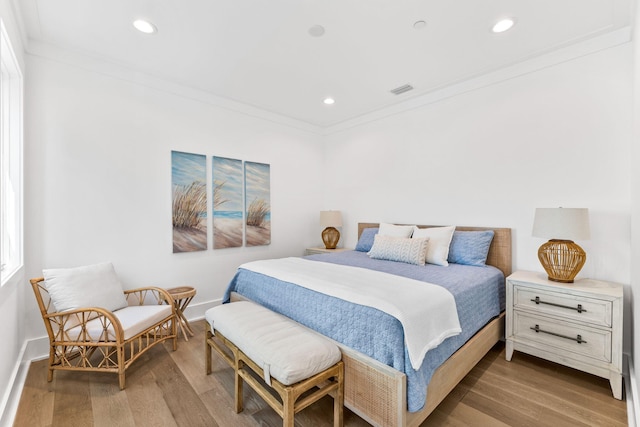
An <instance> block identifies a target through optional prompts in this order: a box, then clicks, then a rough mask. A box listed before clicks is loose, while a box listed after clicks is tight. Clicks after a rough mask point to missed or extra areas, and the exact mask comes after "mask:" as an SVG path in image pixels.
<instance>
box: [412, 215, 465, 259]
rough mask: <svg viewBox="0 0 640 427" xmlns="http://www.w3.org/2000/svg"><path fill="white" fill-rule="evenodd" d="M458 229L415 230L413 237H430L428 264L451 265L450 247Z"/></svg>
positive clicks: (433, 228) (434, 228)
mask: <svg viewBox="0 0 640 427" xmlns="http://www.w3.org/2000/svg"><path fill="white" fill-rule="evenodd" d="M455 229H456V227H455V226H454V225H452V226H449V227H431V228H418V227H415V228H414V230H413V237H414V238H416V237H428V238H429V247H427V262H428V263H429V264H436V265H443V266H447V265H449V262H448V261H447V258H448V257H449V245H450V244H451V238H452V237H453V232H454V231H455Z"/></svg>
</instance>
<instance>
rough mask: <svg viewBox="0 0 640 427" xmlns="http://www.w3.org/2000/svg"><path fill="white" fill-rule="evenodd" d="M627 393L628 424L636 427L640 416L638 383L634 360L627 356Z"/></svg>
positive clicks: (625, 379)
mask: <svg viewBox="0 0 640 427" xmlns="http://www.w3.org/2000/svg"><path fill="white" fill-rule="evenodd" d="M624 356H625V357H624V358H625V364H626V367H627V369H625V376H624V377H625V378H624V382H625V391H626V398H627V423H628V424H629V427H636V426H637V425H638V423H637V416H638V414H640V401H638V400H639V399H638V396H639V395H638V381H637V379H636V378H637V377H636V372H635V368H634V366H633V358H632V357H629V355H627V354H625V355H624Z"/></svg>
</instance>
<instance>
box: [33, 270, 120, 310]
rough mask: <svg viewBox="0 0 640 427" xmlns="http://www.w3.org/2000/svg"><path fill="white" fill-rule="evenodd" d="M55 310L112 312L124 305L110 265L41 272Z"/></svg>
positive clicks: (116, 279) (117, 282) (118, 283)
mask: <svg viewBox="0 0 640 427" xmlns="http://www.w3.org/2000/svg"><path fill="white" fill-rule="evenodd" d="M42 273H43V276H44V283H45V287H46V288H47V291H48V292H49V296H50V297H51V301H52V302H53V305H54V307H55V308H56V310H57V311H67V310H73V309H76V308H88V307H100V308H104V309H106V310H109V311H114V310H117V309H119V308H123V307H126V306H127V299H126V297H125V295H124V290H123V289H122V284H120V280H118V276H116V271H115V269H114V268H113V265H111V263H102V264H94V265H88V266H84V267H76V268H55V269H47V270H43V271H42Z"/></svg>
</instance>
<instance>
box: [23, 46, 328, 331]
mask: <svg viewBox="0 0 640 427" xmlns="http://www.w3.org/2000/svg"><path fill="white" fill-rule="evenodd" d="M27 66H28V70H29V73H28V78H27V93H26V104H27V107H26V118H27V120H26V127H27V136H26V139H27V147H26V158H27V165H26V181H27V187H26V193H27V198H26V212H27V213H26V229H27V236H26V244H27V245H26V248H27V254H26V255H27V274H28V275H29V277H34V276H38V275H41V271H42V269H43V268H52V267H72V266H78V265H84V264H90V263H95V262H101V261H111V262H113V264H114V266H115V268H116V271H117V273H118V275H119V276H120V278H121V280H122V281H123V284H124V286H125V287H126V288H133V287H137V286H143V285H157V286H161V287H172V286H178V285H191V286H194V287H196V289H197V295H196V297H195V298H194V300H193V301H192V303H191V308H192V309H193V310H196V308H197V307H198V306H199V305H200V306H202V307H208V306H210V305H211V304H212V303H215V302H216V301H219V299H220V298H221V297H222V295H223V292H224V290H225V288H226V286H227V284H228V282H229V280H230V279H231V278H232V276H233V273H234V271H235V269H236V268H237V266H238V265H239V264H241V263H243V262H246V261H248V260H252V259H257V258H268V257H279V256H288V255H301V254H302V253H303V251H304V248H305V247H306V246H308V245H310V244H312V243H316V240H318V239H319V237H317V236H319V233H320V230H318V225H317V218H318V211H319V210H321V209H322V208H323V206H322V197H321V192H322V182H321V180H320V179H319V176H320V173H321V171H322V145H321V144H320V143H319V142H320V141H321V137H320V136H319V135H314V134H312V133H308V132H304V131H300V130H296V129H293V128H291V127H288V126H283V125H281V124H278V123H274V122H272V121H268V120H263V119H259V118H255V117H251V116H248V115H244V114H239V113H237V112H233V111H230V110H227V109H224V108H220V107H217V106H214V105H211V104H207V103H204V102H200V101H197V100H193V99H189V98H187V97H183V96H179V95H173V94H171V93H168V92H164V91H162V90H157V89H153V88H150V87H148V86H144V85H141V84H138V83H132V82H130V81H127V80H122V79H120V78H114V77H110V76H108V75H105V74H101V73H96V72H92V71H88V70H85V69H83V68H80V67H77V66H71V65H66V64H65V63H62V62H59V61H52V60H49V59H45V58H43V57H39V56H33V55H29V56H27ZM171 150H180V151H186V152H192V153H200V154H206V155H207V157H208V160H207V162H208V168H209V169H210V163H211V159H210V157H211V156H212V155H217V156H224V157H232V158H236V159H243V160H250V161H257V162H262V163H268V164H270V165H271V206H272V238H271V241H272V243H271V245H269V246H264V247H254V248H233V249H224V250H215V251H213V250H212V249H209V250H207V251H203V252H194V253H182V254H173V253H172V233H171V169H170V168H171V156H170V152H171ZM210 180H211V174H210V170H209V172H208V181H210ZM210 221H211V220H210V219H209V222H210ZM209 230H211V224H209ZM210 235H211V233H209V240H210V243H211V236H210ZM316 235H317V236H316ZM209 247H211V244H210V245H209ZM25 301H26V302H25V306H26V307H25V309H24V313H25V316H26V317H27V330H26V337H28V338H34V337H40V336H43V335H44V332H45V331H44V327H43V325H42V319H41V318H40V315H39V313H38V312H37V308H36V304H35V301H34V299H33V297H29V296H27V297H26V298H25ZM202 307H201V308H202Z"/></svg>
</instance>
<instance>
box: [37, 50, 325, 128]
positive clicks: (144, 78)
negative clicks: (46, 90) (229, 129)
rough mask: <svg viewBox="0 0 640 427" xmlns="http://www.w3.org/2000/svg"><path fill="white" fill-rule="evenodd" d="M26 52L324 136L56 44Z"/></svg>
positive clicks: (286, 119) (287, 119) (289, 120)
mask: <svg viewBox="0 0 640 427" xmlns="http://www.w3.org/2000/svg"><path fill="white" fill-rule="evenodd" d="M25 50H26V53H27V54H28V55H32V56H36V57H40V58H45V59H48V60H52V61H56V62H60V63H63V64H66V65H70V66H74V67H78V68H81V69H84V70H86V71H90V72H94V73H97V74H102V75H105V76H109V77H112V78H115V79H119V80H124V81H127V82H129V83H134V84H137V85H141V86H145V87H148V88H152V89H155V90H158V91H163V92H166V93H169V94H172V95H175V96H179V97H182V98H187V99H191V100H195V101H199V102H203V103H206V104H210V105H213V106H216V107H219V108H223V109H225V110H229V111H233V112H235V113H239V114H243V115H246V116H250V117H253V118H256V119H261V120H265V121H269V122H272V123H277V124H279V125H284V126H287V127H291V128H294V129H297V130H301V131H304V132H308V133H312V134H316V135H322V133H323V129H322V128H321V127H319V126H315V125H312V124H310V123H306V122H303V121H300V120H296V119H293V118H290V117H287V116H283V115H281V114H277V113H274V112H271V111H268V110H264V109H261V108H258V107H254V106H252V105H249V104H245V103H242V102H238V101H234V100H232V99H228V98H224V97H221V96H217V95H214V94H212V93H209V92H206V91H203V90H199V89H195V88H192V87H189V86H186V85H183V84H180V83H175V82H172V81H169V80H167V79H165V78H162V77H158V76H154V75H151V74H147V73H142V72H139V71H136V70H134V69H131V68H129V67H127V66H125V65H122V64H117V63H114V62H110V61H106V60H105V59H104V58H101V57H93V56H89V55H87V54H84V53H79V52H75V51H71V50H69V49H65V48H62V47H59V46H56V45H53V44H49V43H43V42H39V41H34V40H30V41H29V44H28V45H27V46H26V49H25Z"/></svg>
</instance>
